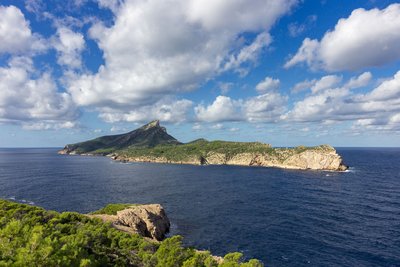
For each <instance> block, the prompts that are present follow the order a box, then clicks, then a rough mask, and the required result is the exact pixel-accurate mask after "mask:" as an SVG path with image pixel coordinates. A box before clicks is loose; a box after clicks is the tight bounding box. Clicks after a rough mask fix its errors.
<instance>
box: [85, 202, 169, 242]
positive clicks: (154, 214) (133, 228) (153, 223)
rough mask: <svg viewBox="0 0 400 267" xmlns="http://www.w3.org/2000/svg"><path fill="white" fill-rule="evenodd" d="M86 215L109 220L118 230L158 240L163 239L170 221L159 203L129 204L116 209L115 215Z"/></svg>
mask: <svg viewBox="0 0 400 267" xmlns="http://www.w3.org/2000/svg"><path fill="white" fill-rule="evenodd" d="M88 216H89V217H92V218H100V219H102V220H103V221H106V222H111V223H112V225H113V226H114V227H115V228H117V229H118V230H121V231H124V232H128V233H135V234H139V235H141V236H143V237H148V238H151V239H155V240H158V241H161V240H163V239H164V237H165V234H166V233H168V231H169V228H170V221H169V219H168V217H167V215H166V214H165V211H164V208H163V207H162V206H161V205H160V204H148V205H137V206H131V207H128V208H126V209H123V210H120V211H117V215H108V214H92V215H88Z"/></svg>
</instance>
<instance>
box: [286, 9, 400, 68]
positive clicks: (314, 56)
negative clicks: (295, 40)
mask: <svg viewBox="0 0 400 267" xmlns="http://www.w3.org/2000/svg"><path fill="white" fill-rule="evenodd" d="M399 43H400V4H392V5H389V6H388V7H387V8H385V9H382V10H379V9H377V8H375V9H371V10H365V9H363V8H359V9H356V10H354V11H353V12H352V13H351V15H350V16H349V17H348V18H344V19H340V20H339V21H338V23H337V24H336V26H335V29H334V30H332V31H328V32H327V33H325V35H324V37H323V38H322V39H321V41H318V40H311V39H309V38H306V39H305V40H304V41H303V44H302V46H301V47H300V49H299V50H298V52H297V54H296V55H295V56H293V57H292V58H291V59H290V60H289V61H288V62H287V63H286V64H285V67H286V68H289V67H292V66H294V65H296V64H299V63H302V62H305V63H306V64H307V65H308V66H309V67H311V68H312V69H318V68H322V69H325V70H328V71H339V70H357V69H363V68H366V67H373V66H381V65H384V64H387V63H389V62H393V61H397V60H399V59H400V50H399V49H398V47H399V46H398V44H399Z"/></svg>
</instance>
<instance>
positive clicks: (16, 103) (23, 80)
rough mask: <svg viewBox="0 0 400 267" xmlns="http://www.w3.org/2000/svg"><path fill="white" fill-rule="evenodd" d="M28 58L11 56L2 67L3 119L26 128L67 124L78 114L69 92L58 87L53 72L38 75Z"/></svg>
mask: <svg viewBox="0 0 400 267" xmlns="http://www.w3.org/2000/svg"><path fill="white" fill-rule="evenodd" d="M32 70H33V66H32V61H31V59H29V58H21V57H17V58H12V59H11V60H10V61H9V63H8V66H6V67H0V121H2V122H10V123H21V124H26V128H48V129H49V128H51V127H53V128H68V127H69V126H71V125H72V124H74V120H75V119H76V117H77V110H76V107H75V105H74V103H73V101H72V99H71V97H70V95H69V94H67V93H62V92H58V91H57V85H56V83H55V82H54V81H53V79H52V78H51V76H50V74H48V73H43V74H41V75H39V76H37V74H36V73H33V72H32Z"/></svg>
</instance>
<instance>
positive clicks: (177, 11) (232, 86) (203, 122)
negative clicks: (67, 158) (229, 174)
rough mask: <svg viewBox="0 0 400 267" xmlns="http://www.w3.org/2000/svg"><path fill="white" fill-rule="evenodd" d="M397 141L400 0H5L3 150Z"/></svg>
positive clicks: (1, 2) (1, 17) (0, 65)
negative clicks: (137, 140) (102, 141)
mask: <svg viewBox="0 0 400 267" xmlns="http://www.w3.org/2000/svg"><path fill="white" fill-rule="evenodd" d="M154 119H159V120H160V121H161V124H162V125H163V126H165V127H166V128H167V130H168V132H169V133H170V134H171V135H173V136H174V137H175V138H177V139H178V140H180V141H182V142H188V141H191V140H194V139H197V138H200V137H203V138H207V139H209V140H232V141H260V142H265V143H270V144H272V145H273V146H298V145H319V144H331V145H333V146H337V147H360V146H361V147H369V146H375V147H398V146H400V2H399V1H385V0H379V1H378V0H376V1H373V0H369V1H367V0H363V1H359V0H354V1H347V0H314V1H305V0H251V1H249V0H163V1H161V0H158V1H156V0H66V1H48V0H46V1H45V0H25V1H23V0H10V1H8V0H0V147H62V146H64V145H65V144H68V143H75V142H78V141H83V140H87V139H91V138H95V137H97V136H102V135H111V134H119V133H123V132H127V131H131V130H133V129H135V128H137V127H139V126H141V125H143V124H145V123H147V122H149V121H151V120H154Z"/></svg>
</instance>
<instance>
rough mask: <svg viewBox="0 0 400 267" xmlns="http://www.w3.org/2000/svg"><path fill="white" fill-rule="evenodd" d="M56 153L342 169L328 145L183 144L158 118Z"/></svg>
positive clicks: (218, 163) (145, 160) (194, 162)
mask: <svg viewBox="0 0 400 267" xmlns="http://www.w3.org/2000/svg"><path fill="white" fill-rule="evenodd" d="M59 153H60V154H81V155H107V156H110V157H111V158H112V159H114V160H119V161H123V162H157V163H176V164H195V165H242V166H262V167H276V168H285V169H303V170H308V169H310V170H329V171H344V170H346V169H347V168H348V167H347V166H346V165H345V164H343V160H342V158H341V156H340V155H339V154H338V153H337V152H336V150H335V149H334V148H333V147H332V146H330V145H320V146H315V147H305V146H298V147H294V148H273V147H272V146H271V145H270V144H264V143H260V142H227V141H207V140H206V139H203V138H200V139H197V140H195V141H192V142H189V143H186V144H183V143H181V142H179V141H178V140H176V139H175V138H174V137H172V136H171V135H169V134H168V133H167V131H166V129H165V128H164V127H161V126H160V122H159V121H158V120H156V121H152V122H150V123H148V124H146V125H143V126H142V127H140V128H138V129H136V130H134V131H132V132H129V133H126V134H121V135H113V136H103V137H99V138H96V139H93V140H90V141H86V142H82V143H77V144H72V145H67V146H65V148H64V149H63V150H61V151H60V152H59Z"/></svg>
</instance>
